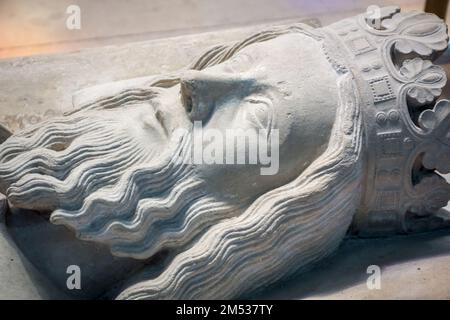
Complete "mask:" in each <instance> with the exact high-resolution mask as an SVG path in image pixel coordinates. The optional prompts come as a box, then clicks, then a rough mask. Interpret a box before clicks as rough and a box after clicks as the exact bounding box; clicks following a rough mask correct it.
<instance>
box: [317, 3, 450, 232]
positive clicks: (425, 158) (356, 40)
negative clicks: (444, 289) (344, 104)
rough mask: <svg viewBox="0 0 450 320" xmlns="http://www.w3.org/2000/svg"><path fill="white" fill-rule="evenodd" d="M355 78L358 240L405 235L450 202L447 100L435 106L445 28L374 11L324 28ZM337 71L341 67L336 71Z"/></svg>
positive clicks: (422, 18)
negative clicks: (359, 132)
mask: <svg viewBox="0 0 450 320" xmlns="http://www.w3.org/2000/svg"><path fill="white" fill-rule="evenodd" d="M324 30H325V31H326V32H327V33H328V34H331V35H332V37H333V38H334V39H338V42H339V43H340V44H341V46H342V48H343V51H344V52H345V53H344V55H345V56H346V58H345V60H346V61H347V63H346V64H347V66H345V67H343V66H341V67H342V68H347V67H348V68H349V69H350V70H351V71H352V73H353V74H354V75H355V78H357V82H358V87H359V89H360V90H359V91H360V94H361V99H362V104H363V105H362V106H361V109H362V111H363V117H364V122H365V134H366V137H365V139H366V141H367V146H368V147H367V150H366V152H367V160H368V164H367V172H366V174H367V175H366V177H367V178H366V180H365V186H364V188H365V189H364V199H363V203H362V205H361V208H360V211H359V212H358V214H357V216H356V218H355V220H354V225H353V232H354V233H355V234H359V235H376V234H379V233H383V234H386V232H393V233H399V232H400V233H402V232H409V231H413V230H411V226H410V224H409V223H408V221H409V220H410V219H416V221H417V219H420V218H423V217H430V216H433V215H435V214H436V212H437V211H438V210H440V209H441V208H442V207H444V206H446V205H447V202H448V201H449V200H450V185H449V184H448V183H447V182H446V181H445V179H444V178H443V177H442V176H441V175H440V174H439V173H443V174H446V173H450V101H448V100H439V101H437V98H438V97H439V96H440V95H441V91H442V88H443V87H444V85H445V83H446V75H445V72H444V70H443V69H442V68H441V67H439V66H436V65H434V64H433V63H432V61H434V60H435V59H436V58H437V57H438V56H439V55H440V54H441V53H442V52H443V51H444V50H446V48H447V45H448V36H447V26H446V24H445V23H444V21H443V20H441V19H440V18H438V17H437V16H435V15H433V14H429V13H423V12H408V13H400V9H399V8H398V7H385V8H377V9H376V10H371V11H369V10H368V11H367V12H366V13H365V14H362V15H359V16H356V17H353V18H349V19H345V20H342V21H339V22H337V23H335V24H332V25H330V26H328V27H325V28H324ZM338 67H339V64H338Z"/></svg>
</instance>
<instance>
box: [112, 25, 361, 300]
mask: <svg viewBox="0 0 450 320" xmlns="http://www.w3.org/2000/svg"><path fill="white" fill-rule="evenodd" d="M291 32H301V33H306V34H307V35H308V36H313V37H314V38H316V39H317V40H319V41H322V40H323V39H322V38H321V36H320V34H318V33H315V32H313V31H312V30H310V29H309V28H308V27H306V26H303V25H294V26H291V27H288V28H279V29H274V30H270V31H265V32H261V33H258V34H256V35H253V36H251V37H249V38H248V39H246V40H244V41H242V42H238V43H235V44H232V45H229V46H217V47H215V48H213V49H211V50H209V51H208V52H206V53H205V54H204V55H202V56H201V57H200V58H199V59H198V60H197V61H196V62H195V63H194V64H193V65H192V66H191V68H192V69H196V70H201V69H204V68H207V67H209V66H212V65H215V64H218V63H221V62H223V61H226V60H227V59H229V58H230V57H232V56H233V55H234V54H235V53H236V52H238V51H239V50H240V49H241V48H243V47H245V46H247V45H250V44H252V43H256V42H261V41H266V40H270V39H273V38H276V37H278V36H280V35H283V34H287V33H291ZM323 46H324V50H326V44H325V43H323ZM330 63H331V64H332V65H333V62H332V61H330ZM341 67H342V64H341ZM336 72H337V73H338V74H341V75H340V77H339V83H338V86H339V89H340V90H339V92H340V97H339V101H338V105H339V106H338V112H337V115H336V122H335V124H334V127H333V130H332V134H331V138H330V142H329V146H328V149H327V150H326V151H325V152H324V154H323V155H322V156H320V157H319V158H318V159H316V160H315V161H314V162H313V163H312V164H311V165H310V166H309V167H308V168H307V169H306V170H305V171H304V172H303V173H302V174H301V175H300V176H299V177H297V178H296V179H295V180H294V181H292V182H290V183H288V184H286V185H284V186H281V187H279V188H276V189H274V190H272V191H270V192H267V193H266V194H264V195H262V196H260V197H259V198H258V199H257V200H256V201H254V202H253V203H252V205H251V206H250V207H249V208H248V209H247V210H246V211H245V212H244V213H243V214H241V215H239V216H236V217H233V218H231V219H228V220H225V221H222V222H220V223H218V224H217V225H215V226H213V227H212V228H211V229H209V230H208V231H207V232H206V233H205V234H204V235H203V236H202V237H201V238H199V239H198V240H197V242H196V244H195V245H194V246H192V247H191V248H190V249H188V250H186V251H185V252H183V253H181V254H179V255H178V256H176V257H175V258H174V260H173V261H172V262H171V263H170V265H169V266H168V268H167V269H166V270H165V271H164V272H162V273H161V274H160V275H159V276H158V277H156V278H154V279H150V280H145V281H140V282H138V283H137V284H134V285H132V286H130V287H128V288H126V289H125V290H124V291H123V292H122V293H121V294H119V296H118V298H119V299H228V298H236V297H240V296H242V295H244V294H248V293H249V292H252V291H254V290H257V289H260V288H261V287H262V286H266V285H269V284H272V283H274V282H275V281H278V280H280V279H282V278H286V277H288V276H290V275H292V274H294V273H295V272H296V271H299V270H301V269H307V268H309V267H311V265H312V264H313V263H314V262H316V261H319V260H320V259H322V258H323V257H325V256H327V255H329V254H330V253H331V252H333V251H334V250H335V249H336V247H337V246H338V245H339V243H340V242H341V240H342V239H343V238H344V236H345V234H346V232H347V230H348V228H349V226H350V224H351V221H352V217H353V215H354V213H355V212H356V210H357V209H358V207H359V204H360V200H361V199H360V193H361V190H360V189H361V181H362V178H363V164H362V153H363V151H362V148H363V145H362V141H363V125H362V118H361V117H362V116H361V112H360V100H359V94H358V91H357V88H356V86H355V79H354V77H353V75H352V74H351V72H350V71H349V70H347V69H342V68H341V69H339V70H337V71H336Z"/></svg>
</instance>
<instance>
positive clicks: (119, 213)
mask: <svg viewBox="0 0 450 320" xmlns="http://www.w3.org/2000/svg"><path fill="white" fill-rule="evenodd" d="M353 82H354V79H353V78H352V77H351V75H349V74H347V75H344V76H342V79H340V81H339V86H340V89H341V90H340V91H341V95H340V101H339V108H338V113H337V117H336V122H335V125H334V128H333V132H332V134H331V138H330V144H329V147H328V149H327V150H326V152H325V153H324V154H323V155H322V156H320V157H319V158H318V159H316V161H314V163H312V164H311V166H310V167H308V168H307V169H306V170H305V171H304V172H303V173H302V174H301V175H300V176H299V177H297V178H296V179H294V180H293V181H292V182H290V183H288V184H286V185H284V186H281V187H279V188H276V189H274V190H272V191H269V192H267V193H266V194H264V195H262V196H260V197H259V198H258V199H256V200H255V201H254V202H253V203H252V204H251V205H250V206H249V207H248V208H246V209H245V210H242V209H239V208H237V207H231V206H229V205H226V204H225V203H221V202H219V201H218V200H217V199H214V198H213V197H211V196H210V195H208V194H207V192H206V191H205V189H206V188H203V184H204V183H205V182H202V181H200V180H199V179H197V178H196V177H195V174H194V173H193V171H192V169H193V168H192V167H190V166H186V165H181V164H180V163H182V162H173V161H171V160H172V159H174V158H176V155H177V154H180V153H181V154H184V152H183V151H184V150H187V149H189V147H187V146H188V145H189V143H190V139H189V136H186V137H183V139H181V140H180V141H179V142H178V143H177V144H174V146H175V147H174V148H173V152H172V153H171V154H169V156H168V157H166V158H156V157H155V155H154V153H152V152H149V151H148V149H143V147H142V141H135V140H133V138H132V137H130V135H129V134H127V131H126V130H125V131H123V132H121V131H120V130H117V128H120V127H121V121H114V120H111V119H105V118H104V117H100V114H102V112H98V113H93V114H92V115H89V116H88V115H87V114H83V113H79V114H74V115H73V116H70V117H67V118H64V119H60V120H57V121H54V120H52V122H51V123H48V124H46V125H44V126H43V127H42V128H41V129H38V128H37V129H34V130H29V131H27V132H23V133H22V134H20V135H16V136H14V137H12V138H10V139H9V140H7V141H6V142H5V143H4V144H2V145H1V146H0V191H2V192H3V191H6V190H7V195H8V198H9V200H10V202H12V204H13V205H15V206H17V207H22V208H34V209H36V208H38V209H42V210H55V211H54V212H53V214H52V216H51V220H52V221H53V222H55V223H61V224H64V225H66V226H69V227H71V228H73V229H75V231H76V232H77V235H78V236H79V237H81V238H84V239H89V240H93V241H99V242H103V243H108V244H109V245H110V246H111V249H112V251H113V253H114V254H116V255H121V256H128V257H135V258H138V259H144V258H147V257H150V256H152V255H153V254H154V253H156V252H157V251H158V250H161V249H162V248H164V247H168V248H171V247H177V249H180V248H181V249H182V250H178V252H180V253H178V254H177V255H176V256H175V257H174V258H173V260H172V261H171V262H170V264H169V265H168V266H167V267H166V268H165V270H164V271H163V272H162V273H161V274H159V275H158V276H157V277H156V278H152V279H148V278H145V277H148V275H147V276H146V275H145V272H144V275H142V276H141V277H142V278H140V277H138V278H137V280H138V281H137V284H136V281H134V283H135V284H133V285H129V286H128V287H126V288H125V290H124V291H123V292H122V293H121V294H120V295H119V296H118V298H119V299H229V298H236V297H240V296H242V295H243V294H246V293H249V292H252V291H254V290H255V289H258V288H261V287H263V286H266V285H269V284H272V283H274V282H275V281H278V280H280V279H282V278H285V277H287V276H289V275H292V274H293V273H294V272H295V271H298V270H302V269H305V268H308V267H311V265H312V264H313V263H314V262H316V261H318V260H320V259H322V258H323V257H325V256H327V255H328V254H330V253H331V252H333V251H334V250H335V249H336V247H337V246H338V245H339V243H340V242H341V240H342V239H343V238H344V236H345V233H346V231H347V229H348V227H349V225H350V223H351V221H352V217H353V215H354V213H355V211H356V210H357V208H358V205H359V201H360V196H361V193H360V183H361V180H362V176H363V174H362V172H363V169H362V156H361V155H362V137H363V133H362V124H361V116H360V111H359V100H358V97H357V91H356V89H355V88H354V84H353ZM93 115H96V116H97V117H98V118H96V117H94V116H93ZM146 150H147V151H146ZM156 159H158V161H157V160H156ZM134 280H136V279H134Z"/></svg>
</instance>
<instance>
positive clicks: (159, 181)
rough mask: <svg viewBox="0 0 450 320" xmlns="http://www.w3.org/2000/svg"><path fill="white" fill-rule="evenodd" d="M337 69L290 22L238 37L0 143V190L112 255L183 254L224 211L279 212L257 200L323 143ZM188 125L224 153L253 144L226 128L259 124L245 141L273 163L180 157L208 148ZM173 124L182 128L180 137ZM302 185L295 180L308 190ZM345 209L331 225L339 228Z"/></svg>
mask: <svg viewBox="0 0 450 320" xmlns="http://www.w3.org/2000/svg"><path fill="white" fill-rule="evenodd" d="M310 66H314V68H311V67H310ZM339 77H340V76H338V75H337V73H336V71H335V70H334V69H333V68H332V66H331V65H330V63H329V62H328V61H327V59H326V56H325V54H324V52H323V50H322V44H321V42H320V41H318V40H315V39H314V38H313V37H311V36H307V35H305V34H302V33H298V32H295V33H287V34H284V35H278V36H276V37H273V39H271V40H266V41H259V42H255V43H253V44H250V45H247V46H245V47H244V48H241V49H240V50H239V51H237V52H235V53H234V54H233V55H232V57H231V58H229V59H226V60H225V61H224V62H222V63H219V64H215V65H213V66H210V67H207V68H204V69H202V70H200V71H195V70H189V71H184V72H181V73H180V75H179V81H178V83H177V84H175V85H172V86H170V87H164V88H162V87H153V88H151V89H147V91H146V92H148V93H149V96H148V97H144V98H140V97H141V95H142V93H141V92H138V91H137V89H133V88H131V90H130V92H131V93H130V94H129V95H128V96H126V97H125V98H124V97H123V96H121V93H120V88H119V93H115V90H116V91H117V88H116V89H113V87H111V88H110V89H107V90H106V91H104V92H103V93H102V94H99V95H100V98H98V99H97V101H96V103H97V107H96V108H93V109H92V110H91V109H89V108H87V109H85V110H81V111H79V112H75V113H74V114H72V115H70V116H67V117H63V118H60V119H54V120H52V121H51V122H48V123H46V124H43V125H40V126H39V127H35V128H31V129H29V130H25V131H23V132H21V133H18V134H16V135H14V136H13V137H11V138H10V139H8V140H7V141H6V142H5V143H4V144H2V145H1V147H0V191H1V192H4V193H6V194H7V196H8V198H9V201H10V202H11V204H12V205H13V206H15V207H18V208H26V209H35V210H41V211H52V215H51V218H50V221H51V222H53V223H55V224H63V225H65V226H67V227H69V228H71V229H73V230H74V231H76V234H77V237H79V238H80V239H83V240H91V241H94V242H98V243H103V244H106V245H108V246H109V247H110V249H111V251H112V253H113V254H114V255H118V256H122V257H132V258H136V259H147V258H150V257H153V256H154V255H155V254H156V253H158V252H160V251H161V250H163V249H169V250H172V249H176V250H178V251H179V252H183V251H186V253H187V254H188V252H189V251H190V250H195V248H196V247H197V246H196V245H195V241H197V240H196V239H197V238H198V237H199V236H202V235H204V236H205V237H210V236H211V235H210V234H211V233H212V236H213V237H215V238H217V239H220V237H221V236H220V233H221V232H226V230H229V229H230V227H227V226H222V225H223V224H224V223H230V222H231V221H232V219H241V218H240V216H242V217H243V218H242V219H243V220H242V222H236V223H237V225H240V224H242V225H243V226H245V225H246V223H245V219H248V217H249V215H250V216H252V215H260V214H262V215H263V216H267V217H269V216H270V214H271V213H274V212H276V211H277V210H278V209H276V210H271V209H267V208H266V209H262V208H258V207H257V206H256V205H255V203H254V202H255V200H256V199H257V198H258V197H262V196H263V195H264V194H265V193H268V192H269V193H270V191H272V190H275V189H277V188H278V187H281V186H285V185H286V184H288V183H290V182H293V181H294V180H296V179H298V177H299V176H301V174H302V172H303V171H304V170H305V169H306V168H308V167H310V166H311V164H312V163H313V162H314V161H316V159H317V158H318V157H319V156H320V155H322V154H323V153H324V152H325V150H326V149H327V147H329V141H330V137H332V134H331V131H332V128H333V127H335V126H336V118H337V112H338V111H337V110H338V106H339V102H338V100H339V99H340V94H339V93H340V91H341V90H342V89H340V88H339V85H338V83H339ZM133 90H134V91H133ZM102 95H103V96H105V97H106V98H103V96H102ZM197 125H200V128H201V129H202V130H203V131H202V134H206V135H207V134H208V133H210V132H214V133H215V134H216V135H218V136H221V137H224V138H225V140H224V141H222V142H223V144H222V145H221V146H220V148H223V150H222V151H223V152H222V154H223V155H224V157H226V155H227V154H229V153H230V151H231V152H232V153H233V155H236V156H237V155H238V154H239V153H241V154H246V155H247V156H248V153H249V152H251V150H250V149H251V148H249V146H248V145H246V144H244V145H242V144H238V143H236V144H233V145H232V147H231V150H230V149H229V148H230V147H229V145H228V144H227V141H226V139H228V135H227V134H228V133H229V132H235V131H239V130H242V131H243V132H247V133H248V132H250V133H251V132H255V136H257V137H260V132H263V133H264V134H263V135H262V136H263V138H264V139H266V141H264V140H256V141H253V142H251V143H250V144H253V145H251V146H250V147H252V148H253V149H255V147H256V150H258V148H260V147H261V144H262V142H265V144H268V145H271V144H275V145H276V147H277V150H276V151H277V152H276V153H274V152H273V149H272V148H271V150H270V152H271V154H270V155H271V162H272V163H271V165H272V167H273V168H274V169H275V171H273V172H272V173H270V174H268V175H263V174H261V168H262V167H264V165H261V164H260V163H256V164H249V163H248V162H246V163H244V164H236V163H235V162H232V163H226V162H225V161H224V163H223V164H217V163H212V164H211V163H206V162H202V163H194V164H192V163H189V162H183V161H181V162H180V161H179V160H180V159H181V158H183V159H184V158H185V157H189V155H191V153H192V151H193V150H194V153H195V148H198V144H197V145H196V143H198V141H200V147H201V149H203V150H206V149H207V148H208V147H210V146H211V144H210V143H211V141H210V140H209V141H208V139H204V137H203V139H202V138H201V137H199V136H198V135H199V133H198V131H196V130H195V129H196V126H197ZM179 129H185V133H184V134H183V135H181V136H180V135H179V134H178V130H179ZM335 130H338V132H339V129H336V128H335ZM274 132H276V135H275V134H273V133H274ZM335 136H336V135H335ZM217 151H218V149H217V148H216V149H215V152H217ZM337 154H339V152H338V153H337ZM274 157H277V159H275V158H274ZM246 159H248V157H246ZM191 160H192V159H191ZM234 160H235V161H236V160H237V159H236V158H234ZM273 162H276V166H273ZM266 166H267V165H266ZM355 173H356V174H357V175H358V171H355ZM293 183H294V182H293ZM305 183H306V182H305ZM311 186H312V185H311V184H310V183H307V184H306V185H305V186H304V187H299V190H304V191H305V192H306V193H307V194H308V193H309V194H314V192H312V191H311V189H310V187H311ZM314 187H315V186H314ZM317 187H320V184H317ZM291 189H292V190H296V188H295V187H293V188H289V190H291ZM277 193H278V192H276V194H277ZM282 193H283V195H284V194H286V195H287V194H288V192H282ZM297 198H298V199H300V198H301V197H300V196H294V199H297ZM263 202H264V201H263ZM252 207H255V208H252ZM324 208H325V207H324ZM250 212H254V213H250ZM334 212H337V213H340V212H341V211H339V210H336V211H334ZM244 217H247V218H244ZM349 217H350V218H351V213H347V214H346V218H345V219H340V222H339V232H334V233H333V234H335V235H336V236H342V235H343V233H344V232H345V230H346V228H347V227H346V226H347V225H348V224H349V222H350V218H349ZM259 219H260V218H258V219H256V220H255V221H258V220H259ZM313 220H314V219H312V220H311V221H313ZM261 221H262V220H261ZM235 226H236V224H232V226H231V227H233V228H234V227H235ZM214 229H217V230H216V231H213V230H214ZM287 234H288V233H287ZM296 234H297V236H301V235H302V234H301V233H296ZM205 241H207V240H205ZM200 242H202V241H200ZM207 242H208V243H209V242H210V241H209V240H208V241H207ZM313 242H314V241H313ZM190 247H192V249H190V250H188V248H190Z"/></svg>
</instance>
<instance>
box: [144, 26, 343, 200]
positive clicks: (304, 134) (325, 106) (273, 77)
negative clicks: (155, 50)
mask: <svg viewBox="0 0 450 320" xmlns="http://www.w3.org/2000/svg"><path fill="white" fill-rule="evenodd" d="M309 66H314V68H310V67H309ZM180 94H181V98H180ZM159 95H160V97H159V98H158V107H157V109H158V118H160V119H162V123H163V124H164V126H165V128H164V129H160V131H161V132H165V133H167V132H168V133H169V134H168V135H169V136H170V132H172V131H173V130H176V129H177V128H179V127H184V126H192V122H194V121H199V122H200V124H201V126H202V129H203V134H205V132H208V131H209V132H217V133H218V134H219V135H220V136H221V137H224V138H225V137H226V134H227V132H237V131H238V130H246V131H247V132H248V130H250V131H254V132H255V133H257V132H259V131H261V130H267V131H268V132H272V133H273V132H274V131H273V130H274V129H275V130H276V131H278V132H277V134H278V135H277V137H276V139H274V137H272V140H271V141H269V144H270V143H272V144H277V147H278V146H279V154H274V155H272V159H271V160H272V169H273V170H272V172H271V174H269V175H262V174H261V170H260V169H261V164H259V163H258V164H256V165H252V164H249V163H248V162H247V163H246V164H236V163H233V164H218V163H214V164H205V163H200V164H198V165H197V173H198V174H199V176H200V177H202V178H203V179H204V180H205V181H206V182H207V183H208V187H209V189H210V190H211V191H214V192H216V193H217V195H220V196H223V197H225V198H227V199H229V200H233V199H235V200H236V199H242V198H253V197H255V196H257V195H260V194H262V193H263V192H266V191H268V190H271V189H273V188H275V187H278V186H280V185H283V184H285V183H287V182H289V181H290V180H292V179H293V178H294V177H297V176H298V175H299V174H300V173H301V172H302V171H303V170H304V169H305V168H306V167H308V166H309V165H310V164H311V163H312V161H314V160H315V159H316V158H317V157H318V156H319V155H320V154H322V153H323V152H324V151H325V149H326V147H327V145H328V141H329V137H330V133H331V128H332V125H333V123H334V120H335V112H336V101H337V96H338V92H337V75H336V73H335V71H334V70H333V69H332V67H331V65H330V64H329V62H328V61H327V60H326V58H325V56H324V53H323V51H322V48H321V43H320V42H318V41H317V40H314V39H313V38H311V37H309V36H306V35H303V34H300V33H296V34H286V35H283V36H279V37H277V38H275V39H272V40H268V41H264V42H260V43H254V44H251V45H249V46H247V47H244V48H243V49H241V50H239V51H238V52H237V53H236V54H235V55H234V56H233V57H232V58H230V59H229V60H226V61H225V62H223V63H220V64H217V65H215V66H212V67H208V68H206V69H204V70H201V71H188V72H185V73H183V74H182V75H181V83H180V84H179V85H177V86H175V87H173V88H170V89H168V90H162V91H161V92H160V93H159ZM145 112H146V111H140V114H139V117H136V121H137V122H139V121H140V120H139V119H140V118H141V119H146V117H148V115H146V114H145ZM144 121H145V120H144ZM150 122H151V121H149V123H150ZM149 126H150V128H149V127H148V126H145V127H144V128H145V129H144V130H154V129H153V128H154V126H152V125H149ZM194 133H195V132H194ZM160 137H161V140H163V139H164V135H160ZM150 140H151V138H150ZM161 140H159V141H161ZM193 140H194V142H195V143H197V141H201V143H202V144H203V146H202V150H206V149H207V148H208V144H209V143H210V142H211V139H210V140H209V141H205V140H208V139H205V138H204V139H203V140H202V138H201V137H198V136H195V135H194V137H193ZM159 141H158V148H160V147H161V146H160V143H159ZM226 142H227V141H226V139H225V140H224V143H223V152H222V153H223V157H224V158H225V154H226V153H227V152H230V149H231V148H233V150H232V152H233V154H237V153H240V152H242V153H243V154H246V153H248V148H246V147H248V146H246V145H238V144H237V143H236V144H235V145H233V146H232V147H229V148H228V149H227V148H226ZM253 147H256V146H253ZM239 148H241V149H239ZM242 148H245V150H242ZM216 151H217V150H216ZM275 157H277V158H278V159H275ZM278 161H279V167H278ZM235 162H236V158H235ZM274 162H277V163H276V164H274ZM223 163H225V160H224V161H223Z"/></svg>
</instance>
